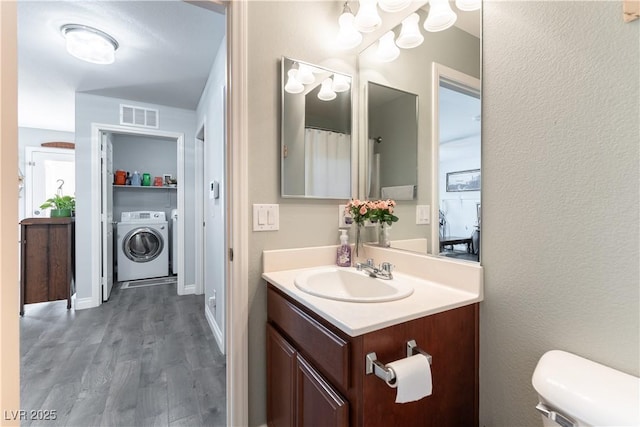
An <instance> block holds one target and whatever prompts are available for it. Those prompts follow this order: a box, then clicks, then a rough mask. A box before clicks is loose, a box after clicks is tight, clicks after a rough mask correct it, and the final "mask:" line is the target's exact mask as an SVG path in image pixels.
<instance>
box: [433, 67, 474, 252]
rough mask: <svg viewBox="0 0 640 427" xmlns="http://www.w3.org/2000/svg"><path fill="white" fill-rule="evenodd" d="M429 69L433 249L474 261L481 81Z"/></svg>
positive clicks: (445, 70) (442, 68)
mask: <svg viewBox="0 0 640 427" xmlns="http://www.w3.org/2000/svg"><path fill="white" fill-rule="evenodd" d="M434 68H435V69H436V70H435V71H434V72H435V74H436V75H437V87H434V92H435V96H436V99H438V110H437V112H436V113H437V128H438V133H439V137H438V141H439V145H438V147H437V152H438V167H437V170H438V181H439V185H438V190H437V191H438V208H439V215H438V217H439V221H438V238H439V240H440V242H439V248H438V251H439V253H440V255H443V256H447V257H452V258H456V259H462V260H469V261H479V259H480V183H481V175H480V153H481V142H480V88H479V84H480V81H479V80H477V79H473V78H472V77H470V76H463V75H461V73H457V72H455V71H454V70H448V69H447V68H446V67H442V66H439V65H437V66H435V67H434ZM456 77H457V80H456ZM435 85H436V81H435V79H434V86H435Z"/></svg>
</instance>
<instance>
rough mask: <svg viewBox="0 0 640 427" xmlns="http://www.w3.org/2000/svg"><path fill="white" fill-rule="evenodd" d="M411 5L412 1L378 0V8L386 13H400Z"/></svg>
mask: <svg viewBox="0 0 640 427" xmlns="http://www.w3.org/2000/svg"><path fill="white" fill-rule="evenodd" d="M410 4H411V0H378V6H380V9H382V10H384V11H385V12H390V13H393V12H400V11H401V10H403V9H405V8H406V7H407V6H409V5H410Z"/></svg>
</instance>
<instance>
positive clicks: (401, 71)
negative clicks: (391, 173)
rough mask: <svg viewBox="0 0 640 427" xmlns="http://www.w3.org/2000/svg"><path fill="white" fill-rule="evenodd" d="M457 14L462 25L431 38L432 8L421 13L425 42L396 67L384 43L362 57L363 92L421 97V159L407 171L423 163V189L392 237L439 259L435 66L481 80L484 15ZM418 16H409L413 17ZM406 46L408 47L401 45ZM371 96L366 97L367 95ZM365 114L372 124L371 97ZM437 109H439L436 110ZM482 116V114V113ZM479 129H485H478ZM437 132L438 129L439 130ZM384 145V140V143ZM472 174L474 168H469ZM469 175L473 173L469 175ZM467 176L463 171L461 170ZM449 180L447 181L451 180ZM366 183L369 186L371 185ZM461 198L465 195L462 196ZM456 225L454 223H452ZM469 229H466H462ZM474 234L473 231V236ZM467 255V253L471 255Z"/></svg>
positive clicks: (364, 140) (406, 51)
mask: <svg viewBox="0 0 640 427" xmlns="http://www.w3.org/2000/svg"><path fill="white" fill-rule="evenodd" d="M451 6H452V8H454V11H455V12H456V13H457V16H458V19H457V21H456V23H455V26H453V27H450V28H448V29H446V30H443V31H438V32H428V31H424V30H423V24H424V22H425V19H426V17H427V14H428V8H429V7H428V5H426V6H424V7H423V8H420V9H418V10H417V11H416V13H417V14H418V15H419V30H420V32H421V34H422V36H423V37H424V41H423V43H422V44H420V45H419V46H416V47H413V48H401V49H400V54H399V56H398V57H397V58H396V59H395V60H393V61H391V62H383V61H382V60H381V57H379V56H378V55H377V52H378V43H377V42H376V43H374V44H372V45H371V46H369V47H367V48H366V49H364V50H363V51H362V52H361V53H360V55H359V57H358V60H359V61H358V64H359V80H360V81H361V82H362V85H363V87H365V88H366V87H368V86H369V83H376V84H379V85H384V86H386V87H392V88H396V89H398V90H401V91H404V92H408V93H412V94H415V95H416V97H417V103H418V109H417V113H418V114H417V117H418V121H417V141H418V142H417V150H416V151H415V152H414V154H415V153H417V156H416V157H415V158H411V159H407V160H406V161H407V163H406V165H408V166H407V169H413V168H414V167H415V166H414V164H415V163H413V162H417V189H416V197H415V199H414V200H406V201H402V200H400V201H398V202H397V206H396V210H395V212H394V213H395V214H396V215H397V216H398V217H399V220H398V222H395V223H394V224H393V228H392V230H391V232H390V234H391V246H392V247H396V248H399V249H405V250H411V251H416V252H421V253H430V254H435V255H437V254H439V253H440V250H439V227H438V212H439V201H438V200H439V198H440V196H439V190H438V188H439V182H440V180H439V179H438V173H437V169H438V150H437V148H436V147H437V146H438V141H439V139H438V134H437V133H436V134H435V135H434V134H433V132H432V127H433V125H432V119H433V117H434V113H435V112H436V110H437V109H438V105H437V103H434V89H433V86H432V79H433V71H432V70H433V64H434V63H438V64H443V65H445V66H447V67H450V68H451V69H454V70H457V71H459V72H461V73H464V74H466V75H469V76H473V77H474V78H476V79H479V78H480V68H481V60H480V46H481V41H480V15H481V12H480V11H474V12H465V11H461V10H458V9H456V6H455V5H454V4H453V2H451ZM412 12H413V11H407V15H406V16H409V15H410V14H411V13H412ZM392 31H393V33H394V34H395V37H398V36H399V35H400V33H401V25H398V26H397V27H395V28H393V30H392ZM397 44H398V45H404V44H405V43H404V42H403V43H398V42H397ZM364 95H366V93H365V94H364ZM360 99H362V100H363V103H362V105H361V106H360V108H361V109H362V111H361V112H360V114H359V115H358V117H359V118H360V119H362V120H366V119H367V118H368V113H367V108H368V101H367V99H366V96H361V97H360ZM434 104H435V105H434ZM478 114H479V113H478ZM476 124H478V125H479V123H476ZM436 127H437V124H436ZM360 129H361V134H362V135H363V136H362V137H361V141H360V143H359V146H360V150H361V153H362V154H361V159H363V160H362V161H361V163H360V167H361V168H363V169H364V171H363V172H361V173H360V174H359V176H360V177H365V178H366V177H368V175H369V172H368V169H369V165H368V162H367V161H365V160H364V159H368V158H369V155H368V150H369V145H370V143H369V142H368V140H369V139H370V138H375V137H377V135H375V134H367V131H368V127H367V126H364V127H361V128H360ZM382 144H384V139H383V141H382ZM384 169H385V166H384V165H382V164H381V167H380V176H383V175H384V174H385V171H384ZM468 169H471V168H468ZM465 170H467V169H465ZM460 171H462V170H460ZM445 179H446V176H445ZM365 181H366V180H365ZM360 189H361V197H363V198H364V197H367V196H369V190H370V187H368V186H367V183H366V182H363V183H360ZM455 194H458V195H460V194H463V193H462V192H458V193H455ZM450 219H451V221H453V219H452V218H450ZM450 225H451V224H450ZM462 227H464V226H462ZM473 231H474V230H473V229H472V230H471V231H470V233H469V236H467V237H470V236H471V233H472V232H473ZM454 249H455V250H458V249H460V250H463V246H456V247H455V248H454ZM465 250H466V249H465Z"/></svg>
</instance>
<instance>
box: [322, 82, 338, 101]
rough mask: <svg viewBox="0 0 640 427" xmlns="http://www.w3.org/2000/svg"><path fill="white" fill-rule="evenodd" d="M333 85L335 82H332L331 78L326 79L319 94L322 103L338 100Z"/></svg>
mask: <svg viewBox="0 0 640 427" xmlns="http://www.w3.org/2000/svg"><path fill="white" fill-rule="evenodd" d="M332 84H333V80H331V77H329V78H327V79H324V81H323V82H322V86H321V87H320V92H318V99H320V100H321V101H332V100H334V99H336V96H337V95H336V93H335V92H334V91H333V89H332V88H331V86H332Z"/></svg>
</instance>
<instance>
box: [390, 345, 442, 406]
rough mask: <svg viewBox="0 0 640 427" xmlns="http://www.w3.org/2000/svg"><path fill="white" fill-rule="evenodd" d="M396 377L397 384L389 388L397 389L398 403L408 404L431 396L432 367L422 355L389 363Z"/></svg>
mask: <svg viewBox="0 0 640 427" xmlns="http://www.w3.org/2000/svg"><path fill="white" fill-rule="evenodd" d="M386 367H387V368H389V369H392V370H393V372H394V373H395V375H396V379H395V383H394V384H389V383H388V382H387V384H389V386H391V387H394V388H397V389H398V391H397V394H396V403H407V402H413V401H416V400H420V399H422V398H423V397H426V396H429V395H431V392H432V390H433V384H432V381H431V366H430V365H429V361H428V360H427V358H426V357H425V356H423V355H422V354H416V355H415V356H411V357H407V358H406V359H400V360H397V361H395V362H391V363H388V364H387V365H386Z"/></svg>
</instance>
